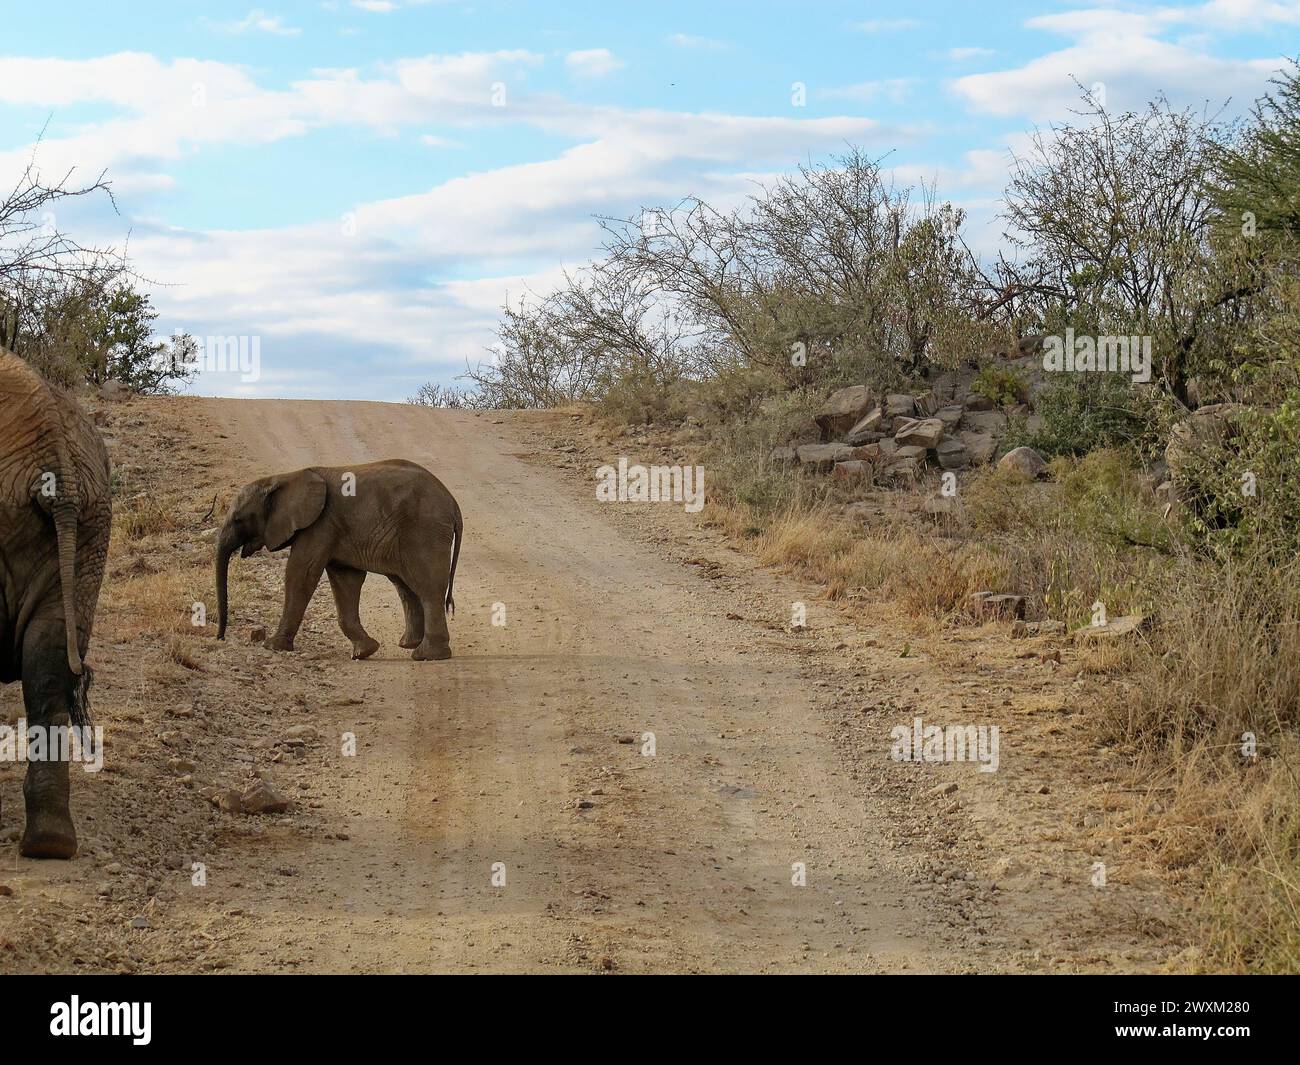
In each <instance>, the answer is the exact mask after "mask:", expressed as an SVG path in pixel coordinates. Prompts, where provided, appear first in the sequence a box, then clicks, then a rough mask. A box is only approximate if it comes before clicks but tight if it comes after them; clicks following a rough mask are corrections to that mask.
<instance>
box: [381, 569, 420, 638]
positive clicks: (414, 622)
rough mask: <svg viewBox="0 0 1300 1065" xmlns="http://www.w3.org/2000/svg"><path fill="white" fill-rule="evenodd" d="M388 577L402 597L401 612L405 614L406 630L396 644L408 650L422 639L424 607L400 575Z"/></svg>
mask: <svg viewBox="0 0 1300 1065" xmlns="http://www.w3.org/2000/svg"><path fill="white" fill-rule="evenodd" d="M388 579H389V580H390V581H392V582H393V587H394V588H396V589H397V594H398V595H399V596H400V597H401V599H402V613H403V614H405V615H406V631H405V632H404V633H402V638H401V639H400V640H399V641H398V643H397V645H398V646H399V647H405V648H406V649H407V650H408V651H409V650H410V649H411V648H412V647H418V646H420V641H421V640H423V639H424V607H422V606H421V605H420V597H419V596H418V595H416V594H415V593H414V592H413V591H411V589H410V588H408V587H407V585H406V582H405V581H403V580H402V579H401V578H400V577H389V578H388Z"/></svg>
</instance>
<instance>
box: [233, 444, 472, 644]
mask: <svg viewBox="0 0 1300 1065" xmlns="http://www.w3.org/2000/svg"><path fill="white" fill-rule="evenodd" d="M463 531H464V524H463V523H462V521H461V516H460V507H459V506H458V505H457V503H456V500H455V499H454V498H453V497H452V494H451V493H450V492H449V491H448V490H447V489H446V487H445V486H444V485H443V483H442V482H441V481H439V480H438V478H437V477H435V476H434V475H433V474H431V473H430V472H429V471H428V470H426V469H425V468H424V467H423V466H417V465H416V464H415V463H414V462H407V461H406V460H404V459H388V460H385V461H383V462H371V463H367V464H365V465H361V466H338V467H325V466H312V467H309V468H307V469H305V470H295V471H294V472H293V473H278V474H275V475H274V476H272V477H263V478H262V479H261V480H257V481H254V482H253V483H252V484H249V485H246V486H245V487H244V488H243V489H242V490H241V491H240V493H239V495H238V496H237V497H236V499H235V502H234V504H233V506H232V507H231V508H230V513H229V514H228V515H227V516H226V520H225V523H224V524H223V525H222V527H221V532H220V535H219V536H218V537H217V546H216V571H217V611H218V615H219V626H218V631H217V638H218V639H224V638H225V635H226V622H227V620H228V617H229V612H228V607H227V601H228V600H227V587H228V577H229V570H230V558H231V556H232V555H233V554H234V553H235V552H236V551H238V552H239V553H240V554H241V556H242V557H244V558H247V557H248V556H249V555H251V554H253V552H255V551H258V550H260V549H261V548H263V547H265V548H267V549H268V550H270V551H278V550H280V549H281V548H283V547H290V548H291V550H290V551H289V564H288V567H287V568H286V570H285V577H284V613H283V614H282V615H281V617H280V626H279V628H278V629H276V632H275V635H274V636H273V637H272V638H271V639H269V640H267V644H266V645H267V646H268V647H270V648H271V649H272V650H276V651H292V650H293V641H294V637H295V636H297V635H298V628H299V626H300V625H301V624H302V616H303V613H304V612H305V611H306V609H307V603H308V602H309V601H310V600H311V597H312V595H313V594H314V593H315V591H316V586H317V585H318V584H319V583H320V578H321V573H327V574H329V580H330V587H331V588H332V589H333V590H334V602H335V604H336V605H337V607H338V615H339V628H341V629H342V630H343V635H345V636H346V637H347V638H348V639H349V640H351V641H352V657H353V658H369V657H370V656H371V655H372V654H374V653H375V651H377V650H378V649H379V644H378V642H376V641H375V640H373V639H371V638H370V636H369V635H367V633H366V630H365V629H364V628H362V626H361V615H360V612H359V609H358V608H359V605H360V600H361V586H362V584H363V583H364V582H365V579H366V574H367V573H382V574H383V575H384V576H386V577H387V578H388V579H389V580H390V581H392V582H393V584H394V586H396V588H397V592H398V595H399V596H401V599H402V609H403V611H404V613H405V615H406V631H405V633H404V634H403V635H402V639H401V646H402V647H406V648H413V649H414V650H413V653H412V655H411V657H412V658H414V659H416V660H418V661H424V660H429V659H442V658H450V657H451V637H450V634H449V633H448V632H447V617H446V615H447V613H448V612H450V611H454V610H455V606H456V604H455V601H454V600H453V599H452V585H453V583H454V581H455V578H456V561H457V559H458V558H459V556H460V544H461V539H462V534H463Z"/></svg>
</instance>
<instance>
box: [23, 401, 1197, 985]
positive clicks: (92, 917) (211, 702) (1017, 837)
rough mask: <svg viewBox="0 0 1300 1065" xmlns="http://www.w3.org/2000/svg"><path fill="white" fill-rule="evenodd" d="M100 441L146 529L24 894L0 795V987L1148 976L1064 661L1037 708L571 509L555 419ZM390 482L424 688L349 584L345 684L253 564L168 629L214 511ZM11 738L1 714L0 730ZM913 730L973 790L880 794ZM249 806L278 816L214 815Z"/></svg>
mask: <svg viewBox="0 0 1300 1065" xmlns="http://www.w3.org/2000/svg"><path fill="white" fill-rule="evenodd" d="M99 418H100V421H101V424H103V425H104V426H105V432H106V434H108V435H109V437H110V446H111V447H112V449H113V450H114V454H115V458H116V461H117V462H118V465H119V468H120V469H121V470H123V471H124V472H123V476H125V477H126V478H128V480H131V484H132V485H133V486H134V487H135V488H137V489H138V491H137V493H136V499H135V503H134V504H133V505H135V506H138V507H143V506H145V505H146V504H147V503H149V502H150V501H151V500H152V499H153V498H154V497H156V498H157V499H158V500H159V501H161V502H160V504H159V505H160V506H163V507H165V508H169V509H170V510H174V511H175V513H176V514H177V518H176V520H175V522H174V527H170V526H171V525H172V524H173V523H167V524H168V526H169V527H166V528H164V529H162V530H161V531H159V532H156V533H150V534H148V535H144V536H142V537H141V538H140V539H139V540H138V541H136V542H127V543H123V542H122V541H121V540H120V539H115V545H114V556H113V559H112V560H111V562H110V575H109V578H108V582H109V588H108V589H107V590H106V595H105V604H104V607H103V609H102V610H101V623H100V629H99V631H98V632H97V635H96V649H95V651H94V653H93V654H92V660H93V661H95V662H96V664H97V665H98V667H99V681H98V686H97V694H98V695H99V697H100V698H99V701H98V703H97V712H98V714H99V720H100V721H101V722H102V723H104V724H105V727H106V730H107V758H108V767H107V768H106V771H105V772H104V773H102V774H98V775H86V776H85V779H76V780H74V816H75V817H76V818H77V820H78V825H79V829H80V831H81V833H82V839H83V849H82V854H81V855H80V856H79V857H78V858H77V859H76V860H74V861H73V862H69V863H59V864H52V863H34V862H29V861H25V860H23V859H20V858H18V857H17V853H16V851H17V848H16V846H15V845H14V843H13V839H14V837H15V836H16V832H17V828H18V827H20V825H21V820H20V815H21V794H20V784H21V770H20V769H19V768H18V767H14V766H6V767H0V886H4V887H7V888H8V889H9V892H10V893H9V894H7V895H6V894H5V893H4V892H3V891H0V971H20V972H25V971H50V970H68V969H72V970H80V971H85V970H108V971H162V972H210V971H216V970H234V971H311V972H315V971H325V972H337V971H347V972H429V971H532V972H537V971H541V972H566V971H583V972H589V971H597V972H601V971H605V972H644V971H670V972H692V971H753V972H774V971H780V972H799V971H818V972H842V971H855V972H856V971H867V972H872V971H916V972H929V971H1003V970H1021V971H1023V970H1026V969H1050V970H1058V971H1077V970H1090V969H1092V970H1095V969H1103V970H1115V969H1120V970H1132V969H1147V968H1152V967H1154V966H1156V965H1158V964H1160V963H1161V961H1162V960H1163V959H1164V958H1166V957H1167V956H1168V955H1169V954H1170V953H1171V951H1172V950H1173V947H1174V944H1173V943H1172V941H1171V939H1170V936H1169V934H1168V933H1169V925H1168V922H1167V914H1168V905H1167V903H1165V901H1164V900H1163V899H1162V897H1161V896H1160V893H1159V891H1158V890H1157V887H1156V886H1155V884H1154V883H1153V882H1152V881H1151V880H1150V878H1148V877H1146V876H1145V875H1144V873H1143V871H1142V870H1141V869H1140V868H1138V867H1137V866H1136V865H1135V864H1133V863H1132V862H1130V861H1128V859H1127V858H1126V855H1127V851H1126V850H1125V848H1126V846H1127V840H1126V837H1125V834H1124V832H1123V830H1122V825H1119V827H1118V828H1117V824H1118V822H1117V820H1116V818H1117V817H1120V816H1121V815H1119V814H1116V812H1115V809H1116V803H1115V802H1114V801H1112V800H1113V799H1114V793H1112V791H1111V790H1110V785H1111V783H1112V782H1114V781H1117V780H1118V779H1119V773H1118V769H1119V761H1118V757H1117V755H1116V754H1115V752H1107V751H1097V750H1091V749H1085V748H1083V747H1081V746H1080V745H1079V743H1077V742H1074V741H1073V740H1072V739H1071V737H1070V732H1071V718H1072V716H1076V715H1077V714H1078V713H1080V712H1081V708H1084V707H1086V706H1087V705H1088V701H1089V699H1092V698H1095V697H1097V694H1096V691H1095V690H1094V688H1093V687H1090V686H1091V685H1095V683H1096V682H1095V681H1094V680H1092V679H1091V678H1089V677H1088V676H1086V675H1084V674H1082V673H1080V672H1078V671H1073V670H1070V669H1069V668H1068V666H1069V660H1070V654H1071V652H1069V651H1068V649H1067V650H1066V651H1065V652H1064V653H1065V661H1066V667H1067V668H1064V669H1063V668H1062V665H1061V662H1060V661H1058V659H1060V658H1061V655H1060V654H1059V653H1058V654H1055V655H1053V654H1052V653H1050V648H1049V647H1047V646H1046V645H1045V644H1044V646H1038V644H1039V643H1040V642H1041V641H1012V640H1010V639H1009V637H1008V636H1007V634H1006V632H1005V630H1004V629H995V628H993V627H989V628H986V629H981V630H965V631H964V632H960V633H954V632H949V631H942V632H930V633H928V634H927V633H925V632H922V633H920V634H919V635H914V634H910V633H909V632H908V631H907V628H906V626H907V619H901V618H899V617H897V616H896V612H895V613H890V611H889V610H887V609H885V608H882V607H876V608H873V609H872V610H871V611H870V612H868V611H865V610H861V609H858V608H857V607H855V604H854V603H853V602H851V601H850V602H847V603H839V604H832V603H828V602H826V601H825V600H824V599H822V598H821V595H820V592H819V590H818V589H816V588H814V587H812V586H810V585H807V584H804V583H801V582H800V581H798V580H795V579H792V578H790V577H787V576H782V575H778V574H773V573H771V572H769V571H766V570H764V569H763V568H761V567H759V566H758V565H757V564H756V563H755V562H754V561H753V560H752V559H751V558H749V557H748V556H746V555H745V554H743V553H741V552H739V551H737V550H734V549H732V548H731V547H729V546H728V545H727V544H726V543H725V542H724V541H723V539H722V537H721V535H720V534H719V533H718V532H716V531H714V530H712V529H710V528H708V527H707V526H706V525H705V524H704V523H703V522H702V521H701V520H700V519H698V518H696V517H694V516H691V515H687V514H685V513H684V512H683V511H682V508H681V507H680V506H672V505H668V504H659V505H654V504H649V505H639V506H638V505H632V504H627V505H608V504H606V505H602V504H599V503H598V502H597V501H596V500H595V498H594V491H593V488H592V469H593V458H595V457H599V454H598V452H595V451H591V450H590V449H591V448H592V447H593V445H592V443H591V441H590V440H589V439H587V438H585V437H584V434H583V430H582V426H581V425H580V424H579V423H578V421H577V420H576V419H571V418H568V417H566V416H564V415H554V414H552V415H514V416H505V415H496V414H494V415H481V414H474V413H469V412H459V411H430V410H426V409H420V408H413V407H408V406H402V405H386V404H375V403H346V402H328V403H317V402H307V401H235V400H197V399H184V400H155V401H131V402H130V403H127V404H120V405H115V406H114V407H113V408H112V409H108V410H105V411H101V412H100V415H99ZM142 436H147V438H148V439H149V440H150V441H151V442H152V443H151V445H150V448H149V449H148V450H147V451H146V452H142V451H141V450H140V448H141V445H140V443H139V441H140V439H141V438H142ZM389 457H405V458H410V459H413V460H415V461H417V462H421V463H423V464H425V465H426V466H428V467H429V468H430V469H431V470H433V471H434V472H435V473H437V475H438V476H439V477H440V478H441V479H442V480H443V481H444V482H445V483H446V484H447V485H448V487H449V488H450V489H451V490H452V491H453V493H455V495H456V496H457V498H458V499H459V501H460V505H461V508H462V511H463V513H464V516H465V527H466V531H465V546H464V550H463V552H462V554H461V562H460V570H459V572H458V574H457V587H456V600H457V605H458V613H457V615H456V617H455V619H454V621H453V622H452V625H451V632H452V649H453V653H454V656H455V657H453V658H452V659H451V660H449V661H446V662H436V663H416V662H412V661H410V659H409V657H408V654H409V653H408V652H406V651H403V650H401V649H400V648H399V647H398V646H397V639H398V637H399V635H400V633H401V610H400V606H399V603H398V600H397V597H396V593H395V592H394V591H393V589H392V587H391V586H390V585H389V584H388V582H387V581H386V580H384V579H383V578H381V577H373V576H372V577H371V579H370V580H369V581H368V582H367V584H366V587H365V592H364V596H363V602H362V619H363V622H364V623H365V625H366V627H367V629H368V630H369V631H370V633H371V635H372V636H374V637H375V638H376V639H378V640H379V641H381V643H382V644H383V647H382V648H381V650H380V651H379V653H378V654H377V655H376V656H375V657H374V658H372V659H370V660H368V661H365V662H352V661H350V660H349V659H348V657H347V655H348V644H347V641H346V639H345V638H344V637H343V635H342V634H341V633H340V632H339V631H338V629H337V626H336V624H335V622H334V618H333V602H332V599H331V597H330V595H329V592H328V589H327V588H326V587H322V588H321V589H319V590H318V592H317V596H316V598H315V599H314V600H313V602H312V605H311V607H310V609H309V611H308V615H307V624H306V626H305V627H304V630H303V632H302V633H301V634H300V636H299V638H298V641H297V648H298V649H297V651H295V652H294V653H292V654H287V655H277V654H275V653H273V652H270V651H267V650H266V649H264V648H263V647H262V646H260V645H258V644H257V643H254V642H252V641H251V640H250V639H249V637H248V633H249V630H250V629H251V628H253V627H254V626H266V627H268V628H271V629H273V628H274V625H275V623H276V621H277V619H278V613H279V594H280V575H281V572H282V568H283V564H284V554H281V555H280V556H276V557H269V556H265V555H263V556H261V557H259V558H255V559H252V560H248V561H245V562H241V561H238V560H237V561H236V562H235V564H234V565H235V567H236V576H237V580H236V582H235V584H234V586H233V588H232V606H233V621H232V628H231V637H230V639H229V640H228V641H226V642H225V643H223V644H219V643H217V642H216V641H215V640H214V639H212V637H211V633H212V632H213V626H211V625H208V626H207V627H206V628H195V627H194V626H192V625H191V624H190V620H191V619H190V614H191V607H192V603H193V602H194V601H202V602H205V603H210V602H211V597H212V591H211V579H210V574H209V571H208V566H209V565H210V563H209V554H210V551H211V527H212V525H214V524H215V523H216V521H217V520H218V518H217V517H212V516H210V515H209V514H207V513H205V512H206V511H209V510H212V498H213V497H214V496H215V497H216V498H217V504H216V513H217V515H218V517H219V513H220V509H221V506H222V504H223V503H224V501H225V500H226V499H227V498H229V495H230V494H231V491H232V490H233V488H234V487H236V486H238V485H239V484H241V483H243V482H244V481H246V480H249V479H252V478H253V477H256V476H260V475H263V474H265V473H268V472H274V471H278V470H284V469H293V468H297V467H300V466H305V465H311V464H328V465H345V464H348V463H361V462H367V461H371V460H374V459H381V458H389ZM616 457H617V456H616V455H613V456H605V457H603V458H601V461H613V460H614V459H616ZM795 602H804V603H807V604H808V612H809V625H808V628H807V629H806V630H803V631H792V630H791V629H790V627H789V620H790V616H791V604H792V603H795ZM151 604H155V605H154V606H153V608H152V613H151V606H150V605H151ZM156 604H161V607H158V606H157V605H156ZM159 610H161V612H162V613H163V614H164V615H166V622H165V624H159V622H158V620H157V617H156V616H155V615H156V614H157V613H158V611H159ZM503 614H504V622H505V623H504V624H494V620H496V621H501V620H502V615H503ZM1031 645H1033V646H1032V647H1031ZM1027 647H1029V648H1030V651H1031V652H1032V653H1027V652H1026V648H1027ZM1112 696H1113V693H1112ZM19 705H20V703H19V694H18V692H17V689H16V686H11V687H10V688H9V689H6V690H5V691H4V692H3V701H0V719H3V718H4V716H5V715H6V714H7V719H8V720H14V719H15V718H16V716H17V708H18V706H19ZM915 714H922V715H924V716H925V717H926V719H927V721H933V722H935V723H941V724H942V723H947V722H948V721H960V722H963V723H964V722H972V723H978V722H992V723H1000V724H1001V725H1002V727H1003V729H1004V737H1003V741H1002V742H1003V747H1002V769H1001V770H1000V771H999V772H998V773H996V774H979V773H977V772H976V770H975V767H974V766H971V765H959V766H934V765H900V764H899V763H896V762H892V761H890V760H889V758H888V752H889V741H888V738H887V737H888V733H889V729H890V728H891V727H892V726H894V725H898V724H906V723H910V721H911V719H912V717H913V716H914V715H915ZM650 734H653V736H652V738H653V748H654V749H653V753H647V752H648V750H649V748H648V744H649V742H650V740H651V735H650ZM349 735H350V736H354V737H355V744H356V753H355V755H349V754H348V753H346V752H345V746H346V744H347V742H348V736H349ZM256 775H260V776H262V777H264V778H266V779H270V780H272V781H273V782H274V784H275V786H276V787H277V788H279V789H280V790H281V791H283V792H285V793H286V794H288V795H290V796H292V797H293V798H294V800H295V808H294V810H293V811H292V812H290V813H288V814H282V815H268V816H264V817H256V818H254V817H248V816H245V815H240V814H230V813H225V812H222V811H220V810H219V809H217V808H216V807H215V806H214V805H213V804H212V803H211V802H209V801H208V798H207V796H208V795H210V794H211V793H212V792H213V791H214V790H215V789H220V788H223V787H228V786H240V785H242V784H245V783H247V781H248V780H249V779H251V778H252V777H254V776H256ZM1121 805H1122V804H1121ZM1125 816H1126V815H1125ZM16 819H17V820H16ZM1099 860H1100V861H1105V862H1106V863H1107V864H1108V883H1107V886H1106V887H1105V888H1104V889H1099V888H1097V887H1096V886H1094V884H1093V882H1092V880H1093V879H1094V877H1093V870H1094V867H1095V864H1096V863H1097V862H1098V861H1099ZM799 869H802V870H803V871H804V875H805V878H806V883H804V884H803V885H802V886H801V885H798V884H796V883H794V882H793V880H794V879H796V873H797V871H798V870H799ZM502 871H504V883H501V872H502ZM197 881H201V883H200V882H197Z"/></svg>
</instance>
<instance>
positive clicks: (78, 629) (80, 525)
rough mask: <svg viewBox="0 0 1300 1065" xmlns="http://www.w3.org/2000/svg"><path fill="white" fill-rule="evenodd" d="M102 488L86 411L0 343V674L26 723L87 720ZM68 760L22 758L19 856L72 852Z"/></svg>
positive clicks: (102, 544)
mask: <svg viewBox="0 0 1300 1065" xmlns="http://www.w3.org/2000/svg"><path fill="white" fill-rule="evenodd" d="M110 491H111V489H110V474H109V465H108V453H107V452H106V451H105V450H104V442H103V440H101V439H100V436H99V433H98V432H96V431H95V427H94V426H93V425H92V424H91V423H90V420H89V419H88V418H87V417H86V415H85V413H84V412H83V411H82V410H81V408H80V407H79V406H78V405H77V403H76V402H75V401H74V400H73V399H72V398H71V397H70V396H67V395H65V394H63V393H61V392H56V391H55V390H54V389H52V388H51V387H50V386H49V385H48V384H46V382H45V381H44V380H42V379H41V377H40V376H39V375H38V374H37V373H36V372H35V371H34V370H32V368H31V367H30V366H28V365H27V363H25V362H23V361H22V360H21V359H19V358H18V357H17V356H15V355H12V354H10V353H9V352H8V351H5V350H3V349H0V682H3V683H5V684H9V683H12V682H13V681H21V682H22V686H23V703H24V705H25V708H26V716H27V727H28V732H29V733H30V732H31V730H32V729H33V728H34V727H40V728H43V729H50V728H51V727H54V728H59V727H66V726H67V725H69V724H72V725H76V726H87V725H89V723H90V715H89V707H88V704H87V700H86V695H87V692H88V691H89V688H90V679H91V671H90V669H89V667H87V666H86V665H85V663H84V661H83V660H84V658H85V655H86V649H87V646H88V645H89V643H90V630H91V627H92V625H93V624H94V620H95V605H96V603H97V602H98V600H99V585H100V581H101V580H102V579H103V576H104V562H105V559H106V558H107V556H108V537H109V531H110V525H111V523H112V502H111V495H110ZM47 735H48V733H47ZM53 746H54V745H53V744H47V748H49V749H51V750H52V748H53ZM61 749H62V750H63V751H66V750H67V749H68V748H67V746H66V745H63V746H62V748H61ZM69 769H70V766H69V763H68V761H67V760H45V761H29V762H28V764H27V776H26V779H25V780H24V781H23V798H24V799H25V800H26V807H27V824H26V828H25V830H24V832H23V837H22V842H21V844H20V851H21V853H22V854H23V855H25V856H26V857H28V858H71V857H72V856H73V855H74V854H76V853H77V833H76V829H75V828H74V827H73V824H72V813H71V811H70V809H69V807H68V799H69Z"/></svg>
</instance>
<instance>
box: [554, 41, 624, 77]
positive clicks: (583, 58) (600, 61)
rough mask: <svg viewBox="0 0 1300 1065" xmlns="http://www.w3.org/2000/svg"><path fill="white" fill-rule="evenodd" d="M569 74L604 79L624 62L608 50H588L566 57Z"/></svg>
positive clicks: (572, 53) (565, 62)
mask: <svg viewBox="0 0 1300 1065" xmlns="http://www.w3.org/2000/svg"><path fill="white" fill-rule="evenodd" d="M564 65H565V66H566V67H568V68H569V72H570V73H572V74H574V75H576V76H577V77H580V78H603V77H605V76H607V75H609V74H612V73H614V71H616V70H618V69H620V68H621V67H622V66H623V61H622V60H621V59H619V58H618V56H616V55H615V54H614V53H613V52H611V51H610V50H609V49H608V48H587V49H584V50H582V51H577V52H570V53H569V54H568V55H566V56H565V57H564Z"/></svg>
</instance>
